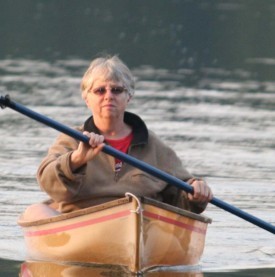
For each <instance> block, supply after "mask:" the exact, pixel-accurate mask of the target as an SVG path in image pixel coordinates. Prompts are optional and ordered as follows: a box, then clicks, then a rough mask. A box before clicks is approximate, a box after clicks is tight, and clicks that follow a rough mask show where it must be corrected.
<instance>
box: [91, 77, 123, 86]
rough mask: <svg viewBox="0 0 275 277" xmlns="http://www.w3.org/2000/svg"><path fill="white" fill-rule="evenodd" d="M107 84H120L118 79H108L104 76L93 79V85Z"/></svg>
mask: <svg viewBox="0 0 275 277" xmlns="http://www.w3.org/2000/svg"><path fill="white" fill-rule="evenodd" d="M107 85H112V86H113V85H122V82H121V81H118V80H116V79H109V78H104V77H99V78H96V79H95V80H94V84H93V86H94V87H95V86H107Z"/></svg>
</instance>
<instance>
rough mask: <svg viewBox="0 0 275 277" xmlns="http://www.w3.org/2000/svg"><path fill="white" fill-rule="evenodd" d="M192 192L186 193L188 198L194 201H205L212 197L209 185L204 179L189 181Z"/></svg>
mask: <svg viewBox="0 0 275 277" xmlns="http://www.w3.org/2000/svg"><path fill="white" fill-rule="evenodd" d="M191 186H192V187H193V188H194V193H193V194H191V193H188V199H189V200H190V201H193V202H196V203H207V202H209V201H210V200H211V199H212V198H213V193H212V191H211V189H210V187H209V186H208V185H207V183H206V182H205V181H204V180H201V179H194V180H192V181H191Z"/></svg>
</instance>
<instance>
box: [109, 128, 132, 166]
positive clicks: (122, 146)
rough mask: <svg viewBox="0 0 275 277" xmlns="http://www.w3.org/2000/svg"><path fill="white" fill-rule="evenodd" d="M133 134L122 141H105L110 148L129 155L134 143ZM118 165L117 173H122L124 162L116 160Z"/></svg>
mask: <svg viewBox="0 0 275 277" xmlns="http://www.w3.org/2000/svg"><path fill="white" fill-rule="evenodd" d="M133 136H134V135H133V132H131V133H130V134H129V135H128V136H126V137H124V138H121V139H105V141H106V142H108V144H109V145H110V146H112V147H113V148H115V149H117V150H119V151H121V152H123V153H127V152H128V148H129V146H130V144H131V142H132V139H133ZM115 161H116V164H115V171H120V169H121V167H122V161H121V160H119V159H117V158H116V159H115Z"/></svg>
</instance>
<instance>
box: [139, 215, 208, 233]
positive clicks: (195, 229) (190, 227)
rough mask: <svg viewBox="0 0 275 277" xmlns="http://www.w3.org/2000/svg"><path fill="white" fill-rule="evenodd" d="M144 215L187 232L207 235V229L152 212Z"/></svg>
mask: <svg viewBox="0 0 275 277" xmlns="http://www.w3.org/2000/svg"><path fill="white" fill-rule="evenodd" d="M143 215H144V216H146V217H149V218H153V219H157V220H160V221H163V222H166V223H170V224H173V225H176V226H178V227H180V228H183V229H187V230H189V231H192V232H197V233H200V234H204V235H205V234H206V229H202V228H199V227H195V226H193V225H189V224H186V223H183V222H180V221H177V220H175V219H171V218H169V217H165V216H162V215H159V214H155V213H151V212H148V211H144V212H143Z"/></svg>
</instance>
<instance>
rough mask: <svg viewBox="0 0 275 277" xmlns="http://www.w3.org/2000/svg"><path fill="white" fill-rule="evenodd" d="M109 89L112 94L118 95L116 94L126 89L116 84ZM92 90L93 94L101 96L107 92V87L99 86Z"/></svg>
mask: <svg viewBox="0 0 275 277" xmlns="http://www.w3.org/2000/svg"><path fill="white" fill-rule="evenodd" d="M110 91H111V93H112V94H114V95H118V94H121V93H123V92H124V91H126V89H125V88H124V87H120V86H118V87H111V89H110ZM92 92H93V93H94V94H95V95H99V96H102V95H104V94H105V93H106V92H107V89H106V88H105V87H99V88H96V89H94V90H92Z"/></svg>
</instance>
